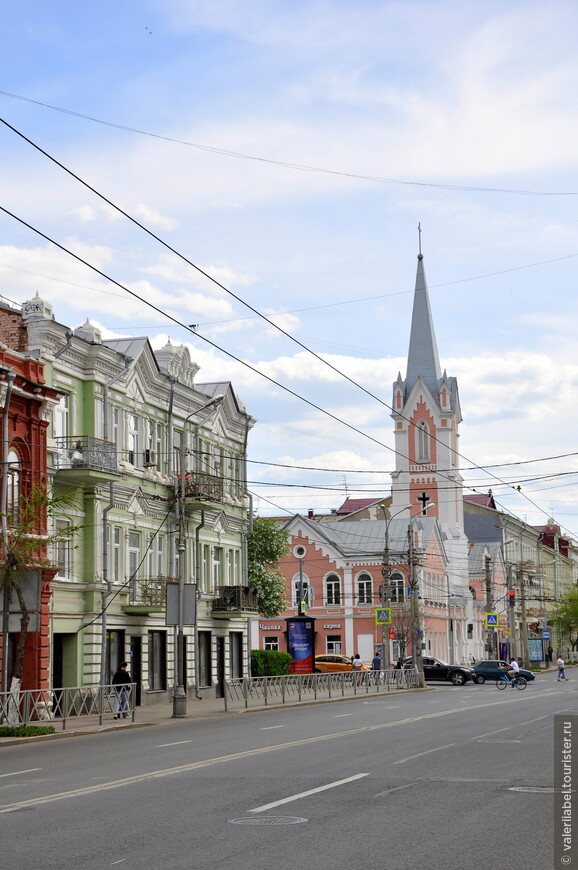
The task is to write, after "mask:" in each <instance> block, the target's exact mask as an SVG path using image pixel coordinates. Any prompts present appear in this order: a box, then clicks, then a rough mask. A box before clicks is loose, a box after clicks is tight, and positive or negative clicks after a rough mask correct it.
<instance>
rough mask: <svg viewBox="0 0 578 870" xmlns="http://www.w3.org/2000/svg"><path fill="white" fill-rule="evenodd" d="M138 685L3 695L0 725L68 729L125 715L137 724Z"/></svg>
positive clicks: (3, 693) (29, 690) (37, 690)
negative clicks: (49, 725) (83, 721)
mask: <svg viewBox="0 0 578 870" xmlns="http://www.w3.org/2000/svg"><path fill="white" fill-rule="evenodd" d="M135 688H136V686H135V684H134V683H128V684H124V685H123V688H122V689H121V688H120V687H119V686H113V685H110V686H73V687H66V688H62V689H26V690H24V691H20V692H2V693H0V724H2V725H29V724H30V723H36V724H37V723H39V722H42V723H50V722H52V723H59V724H60V725H61V727H62V730H63V731H64V730H66V726H67V723H68V722H69V721H70V720H71V719H81V718H83V717H86V716H93V717H97V718H98V723H99V725H102V723H103V720H104V718H105V717H110V718H112V717H113V716H114V715H115V714H116V713H118V714H119V715H120V714H123V715H124V714H126V715H128V716H129V718H131V719H132V720H133V722H134V711H135V697H136V693H135Z"/></svg>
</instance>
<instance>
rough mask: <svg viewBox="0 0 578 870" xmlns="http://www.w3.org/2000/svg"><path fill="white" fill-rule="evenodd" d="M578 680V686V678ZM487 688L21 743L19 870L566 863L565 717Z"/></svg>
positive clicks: (6, 852) (4, 843) (10, 804)
mask: <svg viewBox="0 0 578 870" xmlns="http://www.w3.org/2000/svg"><path fill="white" fill-rule="evenodd" d="M576 685H577V688H578V683H577V684H576ZM573 686H574V684H573V683H557V682H556V681H552V679H551V678H548V677H545V676H544V677H541V678H538V679H537V680H536V681H535V682H534V683H533V684H531V685H529V686H528V688H527V689H526V691H525V692H518V691H515V690H512V689H509V688H508V689H506V691H504V692H498V691H497V689H496V688H495V686H494V685H493V684H491V683H489V684H485V685H484V686H467V687H445V686H440V687H439V688H437V690H436V691H435V692H431V693H425V694H407V695H400V694H396V695H395V696H393V697H384V698H379V699H374V700H373V699H372V700H364V699H363V698H359V699H356V700H352V701H347V702H337V703H331V704H323V705H312V706H305V707H299V708H291V709H277V710H269V711H266V712H260V713H250V714H243V715H233V716H230V717H224V718H219V719H215V720H212V721H206V720H205V721H196V722H192V721H187V720H185V721H183V722H178V723H177V722H171V723H170V725H167V726H157V727H151V728H142V729H134V730H130V729H127V730H126V731H122V732H113V733H109V734H102V735H93V736H90V737H80V738H71V739H64V740H58V741H51V742H45V743H36V744H29V745H26V746H11V747H5V748H3V749H2V751H1V755H0V805H1V806H0V825H1V830H2V839H1V847H0V848H1V850H2V851H1V858H0V866H2V867H3V868H6V870H33V868H43V870H48V868H59V870H67V868H71V870H72V868H74V870H97V868H98V870H101V868H108V867H118V868H120V870H136V868H139V870H161V868H162V870H225V868H233V870H286V868H287V870H289V868H290V870H296V868H315V870H406V868H407V870H410V868H411V870H413V868H416V867H423V868H428V870H442V868H444V870H445V868H447V870H454V868H455V870H458V868H460V870H468V868H475V870H480V868H484V870H494V868H495V870H498V868H499V870H518V868H520V870H522V868H523V870H527V868H544V870H549V868H551V867H552V866H553V845H552V840H553V835H552V823H553V795H552V793H541V792H528V791H513V790H512V789H513V788H519V787H538V788H552V786H553V727H552V725H553V715H554V713H557V712H573V713H578V694H577V693H576V690H575V689H574V688H573Z"/></svg>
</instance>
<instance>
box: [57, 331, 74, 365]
mask: <svg viewBox="0 0 578 870" xmlns="http://www.w3.org/2000/svg"><path fill="white" fill-rule="evenodd" d="M73 338H74V333H73V332H71V331H70V330H69V329H67V330H66V344H65V345H63V347H61V348H60V350H57V351H56V353H55V354H54V359H58V357H59V356H62V354H63V353H65V352H66V351H67V350H68V348H69V347H70V345H71V344H72V339H73Z"/></svg>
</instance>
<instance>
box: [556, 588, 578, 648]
mask: <svg viewBox="0 0 578 870" xmlns="http://www.w3.org/2000/svg"><path fill="white" fill-rule="evenodd" d="M551 619H552V622H553V623H554V624H555V625H557V626H558V629H559V632H560V635H562V636H563V635H566V636H567V637H568V639H569V641H570V645H571V647H572V649H573V650H576V649H577V648H578V588H576V587H575V588H574V589H571V590H570V591H569V592H568V594H567V595H566V596H565V597H564V598H563V599H562V600H561V601H560V602H559V603H558V604H557V605H556V608H555V610H554V612H553V614H552V617H551Z"/></svg>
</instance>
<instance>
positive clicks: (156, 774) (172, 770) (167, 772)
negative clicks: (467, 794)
mask: <svg viewBox="0 0 578 870" xmlns="http://www.w3.org/2000/svg"><path fill="white" fill-rule="evenodd" d="M536 697H545V696H543V695H528V696H527V697H525V696H522V697H520V695H519V693H516V697H514V698H502V697H501V696H500V698H499V699H497V700H495V701H484V702H483V703H479V704H472V706H471V707H465V708H464V707H453V708H450V709H449V710H436V712H435V713H434V712H432V713H422V714H420V715H419V716H408V717H407V718H405V719H394V720H393V721H391V722H378V723H376V724H375V725H364V726H360V727H359V728H349V729H348V730H347V731H338V732H337V733H336V734H320V735H318V736H317V737H304V738H302V739H301V740H290V741H287V742H286V743H277V744H275V745H273V746H261V747H259V748H257V749H247V750H244V751H243V752H235V753H232V754H231V755H221V756H217V757H215V758H207V759H205V760H204V761H194V762H190V763H189V764H180V765H178V766H177V767H166V768H163V769H161V770H153V771H151V772H150V773H140V774H137V775H136V776H129V777H126V778H125V779H117V780H111V781H110V782H104V783H102V784H101V785H92V786H87V787H86V788H78V789H72V790H71V791H63V792H58V793H56V794H48V795H44V797H37V798H31V799H30V800H25V801H19V802H18V803H14V804H4V805H2V806H0V814H2V813H13V812H15V811H16V810H20V809H24V808H25V807H33V806H38V805H39V804H49V803H54V802H55V801H61V800H68V799H70V798H75V797H84V796H85V795H92V794H95V793H96V792H99V791H109V790H110V789H115V788H124V787H125V786H127V785H133V784H135V783H140V782H146V780H149V779H160V778H162V777H165V776H174V775H175V774H177V773H186V772H188V771H191V770H200V769H202V768H204V767H212V766H213V765H215V764H226V763H228V762H230V761H241V760H243V759H245V758H252V757H253V756H255V755H264V754H265V753H267V752H279V751H282V750H287V749H294V748H295V747H297V746H308V745H310V744H313V743H321V742H327V741H328V740H337V739H338V738H340V737H351V736H352V735H354V734H363V733H368V732H370V731H382V730H384V729H385V728H398V727H400V726H405V725H409V724H411V723H413V722H422V721H425V720H427V719H440V718H442V717H443V716H453V715H455V714H456V713H464V712H467V711H468V710H479V709H481V708H482V707H483V708H484V709H485V710H487V709H488V707H496V706H498V705H500V706H502V707H503V706H505V705H507V704H524V703H526V702H531V701H533V700H534V699H535V698H536ZM503 730H507V729H503Z"/></svg>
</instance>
